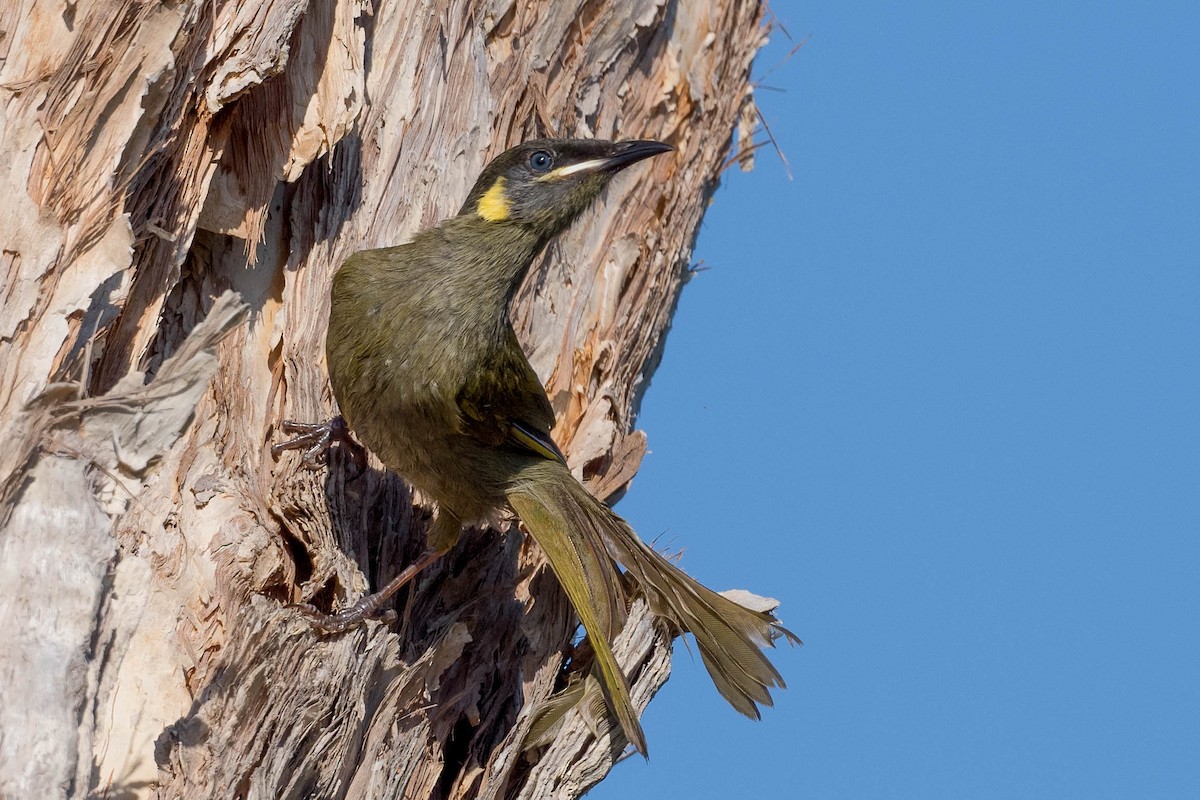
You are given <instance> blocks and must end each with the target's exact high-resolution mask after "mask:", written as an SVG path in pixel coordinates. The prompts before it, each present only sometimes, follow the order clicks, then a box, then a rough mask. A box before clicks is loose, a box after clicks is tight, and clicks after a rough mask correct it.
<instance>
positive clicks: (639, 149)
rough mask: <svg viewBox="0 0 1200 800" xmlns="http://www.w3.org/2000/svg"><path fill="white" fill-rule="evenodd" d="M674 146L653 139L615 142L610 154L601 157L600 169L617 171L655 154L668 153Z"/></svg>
mask: <svg viewBox="0 0 1200 800" xmlns="http://www.w3.org/2000/svg"><path fill="white" fill-rule="evenodd" d="M674 149H675V148H674V147H672V146H671V145H669V144H666V143H665V142H656V141H654V140H653V139H633V140H631V141H628V142H617V144H616V146H615V148H614V152H613V154H612V155H611V156H609V157H608V158H606V159H603V162H604V163H603V165H602V166H601V167H600V169H602V170H605V171H606V172H619V171H620V170H623V169H625V168H626V167H628V166H629V165H630V164H636V163H637V162H639V161H641V160H642V159H645V158H649V157H650V156H656V155H658V154H659V153H669V152H671V151H672V150H674Z"/></svg>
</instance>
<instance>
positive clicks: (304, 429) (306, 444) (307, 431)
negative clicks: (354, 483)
mask: <svg viewBox="0 0 1200 800" xmlns="http://www.w3.org/2000/svg"><path fill="white" fill-rule="evenodd" d="M279 427H280V429H281V430H282V431H283V432H284V433H292V434H298V435H297V436H296V437H295V438H293V439H288V440H287V441H286V442H280V443H279V444H273V445H271V455H273V456H278V455H279V454H280V453H282V452H283V451H284V450H304V456H303V458H302V459H301V460H302V461H303V462H304V466H306V467H308V468H309V469H316V468H318V467H320V466H322V465H323V464H324V463H325V462H326V461H327V460H328V459H329V448H330V447H332V446H333V445H334V444H339V445H342V446H344V447H345V448H346V450H347V451H348V452H349V454H350V461H351V463H353V464H354V466H355V468H356V470H355V471H356V474H357V473H362V472H363V471H364V470H365V469H366V468H367V452H366V450H364V449H363V446H362V445H361V444H359V443H358V442H356V441H354V437H353V436H351V435H350V426H349V425H347V424H346V420H345V419H344V418H343V417H341V416H337V417H333V418H332V419H329V420H326V421H325V422H297V421H296V420H293V419H285V420H284V421H283V422H282V423H280V425H279Z"/></svg>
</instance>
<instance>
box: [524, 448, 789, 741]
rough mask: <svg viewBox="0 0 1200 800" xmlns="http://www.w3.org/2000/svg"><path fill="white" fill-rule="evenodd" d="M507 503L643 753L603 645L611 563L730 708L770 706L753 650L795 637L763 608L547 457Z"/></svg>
mask: <svg viewBox="0 0 1200 800" xmlns="http://www.w3.org/2000/svg"><path fill="white" fill-rule="evenodd" d="M508 499H509V502H510V503H511V504H512V506H513V509H514V510H515V511H516V512H517V515H518V516H520V517H521V520H522V521H523V522H524V523H525V525H526V527H527V528H528V529H529V532H530V534H531V535H532V536H533V538H534V540H535V541H536V542H537V543H538V545H539V546H541V548H542V550H544V551H545V553H546V556H547V558H548V559H549V561H550V565H551V567H552V568H553V569H554V572H555V574H556V575H557V576H558V579H559V581H560V582H561V583H562V585H563V588H564V589H565V590H566V592H567V596H568V597H569V598H570V599H571V602H572V604H574V606H575V610H576V612H577V613H578V614H579V618H580V620H581V621H582V622H583V625H584V627H585V628H586V629H587V632H588V635H589V637H590V638H591V642H592V647H593V649H594V650H595V652H596V661H597V664H598V665H599V667H600V673H601V678H602V679H603V683H604V684H605V686H606V688H607V689H608V693H609V695H610V698H611V700H612V704H613V710H614V711H615V713H616V716H617V719H618V721H619V722H620V723H621V727H622V729H623V730H624V732H625V735H626V737H627V738H628V739H629V741H630V742H632V743H633V745H634V746H635V747H637V748H638V750H639V751H640V752H642V753H645V740H644V737H643V735H642V729H641V725H640V724H639V723H638V717H637V712H636V710H635V709H634V708H633V704H632V701H631V700H630V698H629V684H628V682H627V681H626V679H625V676H624V674H623V673H622V672H621V669H620V667H619V666H617V663H616V659H615V658H614V657H613V655H612V650H611V648H610V646H609V643H610V642H611V641H612V639H613V637H614V636H615V635H616V634H617V632H618V631H619V630H620V627H621V624H622V622H623V620H624V615H625V609H626V598H625V595H624V590H623V588H622V585H621V580H620V575H619V573H618V571H617V569H616V568H615V566H614V564H613V561H614V560H615V561H618V562H620V563H621V564H623V565H624V566H625V568H626V570H627V571H628V572H629V574H630V575H632V576H633V578H634V579H635V580H636V582H637V584H638V586H639V587H640V588H641V590H642V592H643V593H644V594H645V596H646V599H647V601H648V602H649V604H650V608H651V609H652V610H653V611H654V613H655V614H656V615H658V616H660V617H664V618H666V619H667V620H669V621H670V622H671V623H673V624H674V625H675V626H676V627H677V628H679V629H680V630H683V631H687V632H690V633H692V635H694V636H695V637H696V643H697V645H698V647H699V650H700V657H701V659H702V660H703V661H704V666H705V667H706V668H707V669H708V673H709V675H710V676H712V680H713V683H715V684H716V686H717V689H718V690H719V691H720V692H721V694H722V695H723V696H724V697H725V699H726V700H728V701H729V703H730V704H731V705H732V706H733V707H734V708H736V709H737V710H738V711H740V712H741V713H743V714H745V715H746V716H748V717H752V718H754V719H758V718H759V716H760V715H759V710H758V705H759V704H762V705H767V706H769V705H771V704H772V701H771V693H770V690H771V689H772V688H775V687H778V688H783V686H784V683H783V679H782V678H781V677H780V675H779V672H778V671H777V670H776V669H775V667H774V666H772V664H771V662H770V661H769V660H767V657H766V655H765V654H764V652H763V649H764V648H765V647H767V646H768V645H770V646H774V639H775V638H776V637H777V636H780V635H782V636H786V637H787V638H788V639H790V640H795V637H794V636H793V635H792V634H791V633H789V632H788V631H787V630H786V629H784V628H783V627H782V626H781V625H780V624H779V621H778V620H777V619H776V618H775V617H774V616H773V615H772V614H770V613H768V612H766V611H756V610H753V609H750V608H747V607H746V606H743V605H740V604H739V603H736V602H734V601H733V600H730V599H729V598H727V597H724V596H722V595H720V594H717V593H716V592H714V591H712V590H711V589H708V588H707V587H705V586H703V585H701V584H700V583H699V582H698V581H696V580H694V579H693V578H690V577H689V576H688V575H686V574H684V572H683V571H682V570H680V569H679V568H678V567H676V566H675V565H674V564H672V563H671V562H669V561H667V560H666V559H665V558H663V557H662V556H661V555H659V554H658V553H657V552H655V551H654V550H653V549H651V548H650V547H649V546H647V545H646V544H645V543H644V542H643V541H642V540H641V539H639V538H638V536H637V534H635V533H634V532H633V530H632V529H631V528H630V527H629V525H627V524H626V523H625V521H624V520H623V519H621V518H620V517H618V516H617V515H616V514H614V513H613V512H612V511H611V510H609V508H608V506H606V505H605V504H604V503H602V502H600V501H599V500H597V499H596V498H594V497H593V496H592V495H591V494H589V493H588V491H587V490H586V489H585V488H583V486H582V485H581V484H580V483H579V481H577V480H576V479H575V478H574V477H573V476H572V475H571V473H570V472H568V471H567V469H566V468H565V467H564V466H562V465H561V464H559V463H557V462H552V461H542V462H537V463H534V464H530V465H529V466H528V467H526V468H525V469H523V470H522V471H521V473H520V475H519V476H518V478H517V479H516V480H515V481H514V482H513V484H512V486H511V487H510V489H509V490H508Z"/></svg>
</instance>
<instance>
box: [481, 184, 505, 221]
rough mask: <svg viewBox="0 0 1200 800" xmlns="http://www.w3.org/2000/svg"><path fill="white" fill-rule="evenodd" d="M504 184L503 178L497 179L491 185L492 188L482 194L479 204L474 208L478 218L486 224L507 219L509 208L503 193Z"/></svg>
mask: <svg viewBox="0 0 1200 800" xmlns="http://www.w3.org/2000/svg"><path fill="white" fill-rule="evenodd" d="M504 184H505V180H504V178H503V177H500V178H497V179H496V182H495V183H493V184H492V188H490V189H488V190H487V191H486V192H484V193H483V197H480V198H479V203H478V205H476V206H475V210H476V211H477V212H478V213H479V216H481V217H483V218H484V219H486V220H487V221H488V222H503V221H504V220H506V219H508V212H509V210H510V206H509V203H508V194H507V193H505V191H504Z"/></svg>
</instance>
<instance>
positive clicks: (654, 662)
mask: <svg viewBox="0 0 1200 800" xmlns="http://www.w3.org/2000/svg"><path fill="white" fill-rule="evenodd" d="M761 13H762V9H761V8H760V6H759V4H758V3H757V2H755V1H754V0H703V1H702V0H657V1H656V0H626V1H625V2H615V0H614V1H612V2H604V1H602V0H568V1H567V2H550V1H549V0H528V2H523V1H518V2H506V0H493V1H492V2H469V1H468V0H442V2H432V0H424V1H422V0H418V1H417V2H411V3H400V2H391V1H389V0H376V1H375V2H370V1H368V0H264V2H253V3H251V2H231V1H230V0H204V1H203V2H201V0H176V2H162V1H161V0H113V2H107V3H95V2H91V3H89V2H66V0H23V1H22V0H16V1H14V2H11V3H7V4H5V6H4V7H3V8H2V9H0V59H2V61H0V148H2V149H3V160H2V161H0V186H3V188H4V191H5V196H4V200H3V202H0V281H2V283H0V287H2V292H3V308H2V309H0V428H2V436H3V439H2V440H3V441H4V442H5V443H6V447H5V448H4V449H3V451H2V452H0V470H2V471H0V480H2V481H3V483H2V484H0V501H2V503H3V507H2V511H3V526H4V527H3V531H2V534H0V579H2V583H0V586H2V588H0V592H2V594H0V793H3V796H5V797H14V798H27V797H57V796H69V797H91V796H95V797H109V798H134V797H166V798H177V797H182V798H210V797H212V798H217V797H221V798H224V797H245V798H268V797H288V798H309V797H316V798H333V797H349V798H383V797H389V798H390V797H406V798H426V797H438V798H477V797H478V798H501V797H503V798H515V797H521V798H525V797H528V798H534V797H538V798H541V797H554V798H574V797H578V796H579V795H580V794H582V793H583V792H584V791H586V789H587V788H588V787H589V786H591V785H593V784H594V783H595V782H596V781H598V780H600V779H601V778H602V777H603V776H604V775H605V774H606V773H607V771H608V769H609V768H610V767H611V766H612V764H613V763H614V760H615V759H616V758H617V757H619V755H620V754H621V751H622V748H623V744H624V743H623V741H621V739H620V733H619V731H618V730H614V729H613V728H612V726H611V725H610V723H609V721H608V720H607V718H606V716H605V714H604V713H603V711H602V709H601V710H599V711H598V710H597V709H596V708H594V707H592V705H591V704H588V703H579V704H576V706H575V707H573V708H571V710H570V711H568V712H567V713H566V715H565V716H564V717H563V718H562V720H561V722H560V724H559V726H558V727H556V728H554V729H553V730H552V731H550V732H549V734H547V733H546V732H545V731H544V730H543V731H540V733H539V735H537V736H533V737H531V736H530V731H531V730H534V729H537V728H538V725H539V720H542V719H545V712H546V710H547V709H548V708H552V707H553V706H554V702H555V700H554V699H553V698H561V697H563V694H562V691H563V689H564V687H570V686H577V685H578V684H577V681H578V680H581V679H582V676H584V675H585V674H586V670H587V665H588V657H589V654H588V648H587V646H586V644H579V643H578V635H577V633H578V632H577V631H576V622H575V619H574V617H573V614H572V612H571V609H570V606H569V604H568V603H567V601H566V599H565V597H564V595H563V594H562V592H561V590H560V589H559V587H558V584H557V582H556V581H555V579H554V577H553V575H552V574H551V573H549V571H548V569H547V568H546V566H545V563H544V561H543V559H542V557H541V555H540V553H539V552H538V551H537V548H536V546H534V545H532V544H531V543H530V542H529V541H527V540H526V538H525V537H524V536H522V535H521V533H520V532H519V530H517V529H516V528H515V527H514V526H512V525H506V524H500V525H498V526H497V527H496V528H495V529H484V530H478V531H471V532H468V533H467V534H466V535H465V536H464V538H463V540H462V541H461V543H460V544H459V546H458V547H457V548H456V549H455V550H454V551H452V553H451V554H450V555H449V556H448V557H446V558H444V559H442V560H441V561H440V562H439V563H438V564H436V565H435V566H434V567H433V568H431V569H430V570H428V572H427V573H425V574H423V575H422V576H421V577H420V578H419V580H418V581H417V582H416V584H415V585H413V586H412V587H411V588H410V589H408V590H406V591H405V592H404V593H402V596H401V597H400V598H399V600H398V603H397V605H396V619H394V620H392V621H390V622H389V621H384V622H372V623H370V624H368V625H367V626H365V627H363V628H361V629H358V630H355V631H353V632H350V633H348V634H345V635H342V636H337V637H320V636H317V635H315V634H314V633H313V632H312V631H311V629H310V628H309V626H308V624H307V623H306V622H305V621H304V620H303V619H301V618H300V617H299V615H298V614H297V613H296V612H295V611H294V610H293V609H290V608H287V604H288V603H292V602H299V601H309V602H313V603H315V604H317V605H318V606H321V607H323V608H326V609H328V608H331V607H334V606H337V605H339V604H342V603H345V602H346V601H347V600H352V599H353V598H355V597H356V596H358V595H359V594H361V593H363V592H365V591H367V590H368V587H373V586H379V585H381V584H382V583H383V582H385V581H386V580H387V579H388V578H389V577H391V576H392V575H394V574H395V573H396V572H397V571H398V570H400V569H402V568H403V567H404V566H405V565H406V564H407V563H409V562H410V561H411V560H412V559H413V558H414V557H415V556H416V555H417V554H419V553H420V552H421V550H422V549H423V527H424V525H425V523H426V522H427V521H428V518H429V514H430V512H429V510H428V509H426V508H425V506H424V505H423V504H422V503H421V502H420V498H413V497H412V495H411V493H410V491H409V489H408V488H407V487H406V485H405V484H404V483H403V482H402V481H401V480H399V479H398V478H396V477H395V476H393V475H390V474H388V473H386V472H385V471H383V470H382V468H381V467H380V465H379V464H378V463H377V462H373V463H372V464H371V466H370V467H369V468H368V470H367V472H366V474H365V475H363V476H361V477H358V478H357V479H353V480H348V476H347V471H346V469H345V468H344V466H345V465H344V464H342V463H341V462H340V460H339V459H338V458H337V457H336V455H335V456H334V457H333V458H332V460H331V464H330V467H329V469H328V470H320V471H307V470H304V469H302V468H301V467H300V464H299V460H298V458H297V457H296V456H295V455H292V454H287V455H285V456H284V457H283V458H282V459H280V460H278V461H276V460H274V459H272V457H271V454H270V445H271V444H272V442H275V441H278V440H279V439H280V438H281V435H280V433H279V432H278V429H277V426H278V423H279V421H280V420H281V419H283V418H297V419H306V420H316V419H322V418H326V417H328V416H330V415H331V414H332V413H333V411H334V409H333V406H332V400H331V395H330V391H329V387H328V384H327V381H326V370H325V364H324V334H325V327H326V319H327V315H328V288H329V281H330V277H331V275H332V274H333V272H334V270H335V269H336V267H337V265H338V264H339V263H340V262H341V261H342V259H344V258H345V257H346V256H347V255H348V254H350V253H351V252H353V251H355V250H358V249H363V248H368V247H378V246H383V245H389V244H396V243H400V242H403V241H405V240H406V239H407V238H408V237H410V236H411V235H412V234H413V233H414V232H415V231H417V230H419V229H420V228H422V227H425V226H428V225H431V224H433V223H435V222H437V221H438V220H440V219H442V218H444V217H446V216H448V215H451V214H453V213H455V211H456V210H457V207H458V205H459V204H460V203H461V202H462V198H463V197H464V196H465V195H466V193H467V191H468V189H469V188H470V184H471V182H472V181H473V179H474V177H475V176H476V174H477V173H478V172H479V170H480V169H481V168H482V167H483V165H484V164H485V163H486V161H487V160H488V159H489V158H490V157H492V156H494V155H496V154H498V153H499V152H500V151H501V150H503V149H504V148H505V147H507V146H509V145H511V144H513V143H515V142H517V141H520V140H522V139H525V138H530V137H533V136H536V135H558V136H577V137H601V138H626V137H629V138H632V137H636V138H656V139H661V140H664V141H667V142H670V143H671V144H674V145H675V146H676V147H677V148H678V151H677V152H676V153H675V154H674V155H673V156H665V157H662V158H659V159H654V160H652V161H649V162H647V164H646V165H645V166H644V167H639V169H638V170H637V171H636V172H637V174H636V175H630V176H624V177H622V178H621V179H619V180H618V181H616V182H615V183H614V185H613V186H612V187H610V189H609V190H608V192H607V195H606V196H605V198H603V199H602V201H601V202H600V203H599V204H598V206H599V207H598V208H597V209H596V210H594V211H593V212H590V213H588V214H587V215H586V216H585V217H584V218H583V219H581V220H580V221H579V222H578V223H577V224H576V225H575V226H574V228H572V229H571V231H570V232H569V233H567V234H566V235H564V236H563V237H562V238H561V240H559V241H558V242H556V243H554V244H553V245H551V247H550V248H549V249H548V252H547V254H546V256H545V257H544V258H543V259H542V260H541V261H540V262H539V264H538V265H537V266H536V267H535V269H534V271H533V272H532V274H531V276H530V279H529V280H528V282H527V283H526V285H525V287H524V288H523V289H522V291H521V292H520V294H519V296H518V297H517V299H516V301H515V306H514V310H513V311H514V320H515V321H516V323H517V325H518V332H519V333H520V335H521V338H522V341H523V343H524V344H525V346H526V348H527V350H528V352H529V353H530V355H531V359H532V361H533V364H534V366H535V368H537V370H538V371H539V374H540V375H541V376H542V377H543V378H544V380H545V383H546V386H547V389H548V392H549V394H550V397H551V400H552V401H553V403H554V406H555V409H556V412H557V414H558V419H559V422H558V427H557V429H556V431H555V435H556V438H557V440H558V441H559V443H560V444H561V445H562V446H563V449H564V451H565V452H566V453H567V454H568V456H569V460H570V463H571V464H572V466H573V468H574V469H575V470H576V473H577V474H578V475H580V476H581V477H582V478H583V479H584V480H585V481H586V482H587V483H588V485H589V486H590V488H592V489H593V491H595V492H596V493H597V494H599V495H601V496H604V497H610V498H611V497H613V496H615V495H616V494H618V493H619V492H620V491H622V490H623V488H624V487H625V486H626V485H627V484H628V482H629V480H630V479H631V478H632V476H633V474H634V472H635V471H636V469H637V466H638V464H639V462H640V460H641V457H642V455H643V453H644V451H645V437H644V436H643V434H642V433H640V432H637V431H634V430H632V423H633V416H634V413H635V409H636V405H637V402H638V398H639V394H640V391H641V390H642V388H643V386H644V382H645V380H646V378H647V376H648V375H649V373H650V371H651V370H652V369H653V366H654V364H655V363H656V360H657V358H658V353H659V351H660V347H661V343H662V339H663V336H664V334H665V331H666V328H667V325H668V323H669V320H670V315H671V312H672V310H673V308H674V305H675V302H676V299H677V297H678V294H679V291H680V288H681V286H682V284H683V283H684V281H685V279H686V277H687V275H688V261H689V257H690V251H691V246H692V243H693V240H694V237H695V234H696V231H697V228H698V226H699V223H700V219H701V215H702V213H703V211H704V208H705V206H706V204H707V203H708V200H709V198H710V197H711V194H712V191H713V189H714V188H715V186H716V182H717V179H718V176H719V173H720V171H721V170H722V169H723V167H724V165H726V164H727V163H728V160H729V155H730V150H731V134H732V133H733V132H734V129H735V128H736V127H737V126H738V125H739V123H740V124H741V126H742V129H743V130H742V133H743V137H744V136H745V135H746V132H747V131H748V130H749V128H748V127H747V125H748V122H747V121H748V120H752V119H753V98H752V94H751V87H750V84H749V70H750V63H751V60H752V58H753V56H754V54H755V52H756V51H757V49H758V48H759V46H760V45H761V44H762V41H763V37H764V35H765V31H764V29H763V27H762V24H761V19H760V17H761ZM670 639H671V632H669V631H665V630H661V629H659V628H658V627H656V625H655V624H654V623H653V622H652V621H651V619H650V618H649V617H648V615H647V614H646V612H645V609H644V607H643V606H642V605H641V604H640V603H638V604H636V605H635V609H634V613H633V615H632V616H631V619H630V623H629V624H628V625H627V627H626V629H625V631H624V632H623V633H622V635H621V637H620V639H619V642H618V647H617V653H618V657H619V658H620V660H621V662H622V664H623V665H624V666H625V668H626V670H627V672H628V673H629V674H630V675H631V676H632V677H633V679H634V698H635V701H636V702H637V704H638V705H639V706H640V707H644V706H645V704H646V703H648V702H649V700H650V698H651V696H652V695H653V694H654V692H655V691H656V690H657V689H658V688H659V687H660V686H661V684H662V683H663V682H664V681H665V680H666V677H667V675H668V672H669V659H670ZM567 696H569V693H568V695H567ZM651 746H652V747H653V742H651Z"/></svg>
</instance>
